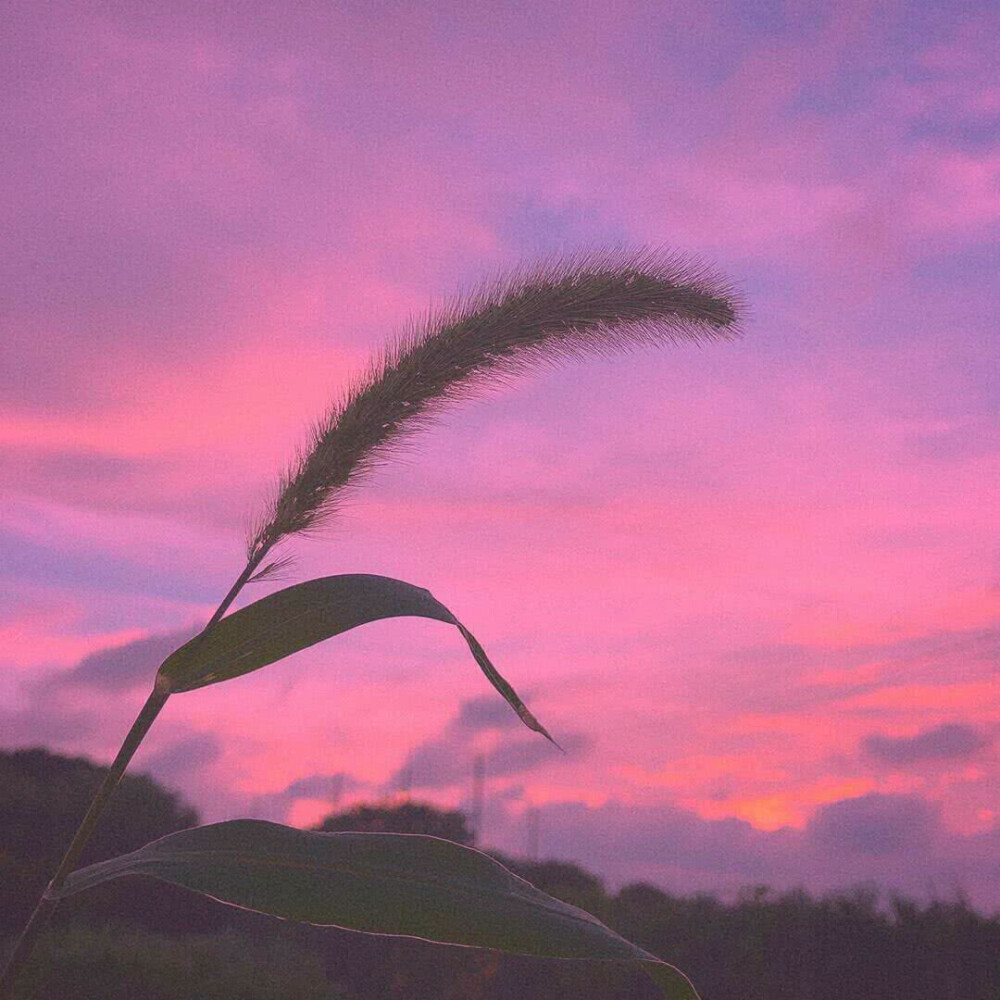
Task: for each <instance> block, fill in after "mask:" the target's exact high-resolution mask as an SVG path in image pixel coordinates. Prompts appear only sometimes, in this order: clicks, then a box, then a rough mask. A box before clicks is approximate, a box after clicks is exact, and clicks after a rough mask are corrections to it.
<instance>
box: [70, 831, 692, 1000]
mask: <svg viewBox="0 0 1000 1000" xmlns="http://www.w3.org/2000/svg"><path fill="white" fill-rule="evenodd" d="M123 875H152V876H153V877H155V878H158V879H162V880H163V881H166V882H172V883H173V884H175V885H180V886H184V887H186V888H188V889H193V890H194V891H195V892H200V893H203V894H204V895H207V896H212V897H214V898H215V899H218V900H220V901H222V902H225V903H230V904H232V905H234V906H240V907H243V908H245V909H249V910H256V911H258V912H260V913H267V914H270V915H272V916H275V917H283V918H285V919H287V920H297V921H302V922H305V923H311V924H325V925H334V926H337V927H344V928H347V929H349V930H356V931H364V932H367V933H373V934H395V935H405V936H408V937H417V938H423V939H425V940H428V941H435V942H438V943H441V944H457V945H466V946H471V947H476V948H491V949H495V950H498V951H504V952H512V953H516V954H521V955H536V956H539V957H547V958H573V959H599V960H605V961H619V962H627V963H633V964H634V963H638V964H639V966H640V967H641V968H643V970H644V971H646V972H647V973H648V974H649V975H650V977H651V978H652V979H653V981H654V982H655V983H656V984H657V985H658V986H659V987H660V988H661V990H662V992H663V995H664V996H665V997H667V998H669V1000H698V995H697V993H696V992H695V990H694V988H693V987H692V986H691V984H690V982H688V980H687V978H686V977H685V976H684V975H683V974H682V973H680V972H679V971H678V970H677V969H675V968H673V966H670V965H667V964H666V963H664V962H662V961H660V960H659V959H658V958H656V957H655V956H653V955H650V954H649V953H648V952H646V951H643V949H641V948H639V947H638V946H637V945H634V944H632V943H631V942H629V941H626V940H625V938H623V937H620V936H619V935H618V934H616V933H615V932H614V931H612V930H611V929H610V928H608V927H605V925H604V924H602V923H601V922H600V921H599V920H598V919H597V918H596V917H593V916H591V915H590V914H589V913H586V912H585V911H583V910H580V909H577V907H575V906H571V905H570V904H568V903H563V902H561V901H560V900H557V899H554V898H552V897H551V896H548V895H546V894H545V893H544V892H541V891H540V890H538V889H536V888H535V887H534V886H532V885H530V884H529V883H528V882H525V881H524V880H523V879H521V878H518V877H517V876H516V875H514V874H512V873H511V872H509V871H508V870H507V869H506V868H504V867H503V866H502V865H501V864H499V863H498V862H496V861H494V860H493V859H492V858H490V857H488V856H487V855H485V854H482V853H480V852H479V851H476V850H472V849H471V848H468V847H462V846H460V845H459V844H455V843H452V842H451V841H448V840H440V839H438V838H437V837H425V836H420V835H413V834H392V833H313V832H310V831H306V830H296V829H292V828H291V827H287V826H280V825H278V824H276V823H267V822H264V821H261V820H246V819H244V820H233V821H231V822H228V823H216V824H213V825H210V826H202V827H196V828H195V829H192V830H183V831H181V832H180V833H173V834H170V835H169V836H166V837H163V838H162V839H160V840H156V841H154V842H153V843H151V844H147V845H146V846H145V847H142V848H140V849H139V850H138V851H134V852H133V853H131V854H125V855H123V856H121V857H118V858H113V859H112V860H110V861H102V862H100V863H98V864H95V865H90V866H89V867H87V868H82V869H80V870H78V871H76V872H74V873H73V874H72V875H70V876H69V878H68V879H67V880H66V882H65V884H64V885H63V886H62V887H61V888H60V889H58V890H54V892H55V894H56V895H57V896H58V897H59V898H61V897H63V896H68V895H72V894H73V893H76V892H80V891H82V890H84V889H88V888H90V887H91V886H95V885H99V884H101V883H102V882H107V881H108V880H110V879H114V878H119V877H121V876H123Z"/></svg>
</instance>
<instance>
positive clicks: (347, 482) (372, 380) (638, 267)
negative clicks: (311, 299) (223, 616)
mask: <svg viewBox="0 0 1000 1000" xmlns="http://www.w3.org/2000/svg"><path fill="white" fill-rule="evenodd" d="M738 307H739V302H738V297H737V296H736V294H735V293H734V290H733V289H732V287H731V286H730V285H729V283H728V282H726V281H725V280H724V279H723V278H721V277H720V276H719V275H718V274H716V273H715V272H714V271H712V270H711V269H709V268H708V267H706V266H705V265H703V264H701V263H700V262H697V261H694V260H692V259H690V258H685V257H681V256H680V255H677V254H673V253H660V252H656V251H651V250H642V251H638V252H625V251H602V252H598V253H589V254H581V255H577V256H573V257H567V258H562V259H557V260H553V261H550V262H548V263H545V264H542V265H540V266H537V267H535V268H533V269H525V270H521V271H519V272H515V273H514V274H512V275H509V276H507V277H503V278H501V279H500V280H498V281H496V282H494V283H491V284H487V285H484V286H482V287H481V288H479V289H478V290H476V291H475V292H473V293H472V294H471V295H468V296H466V297H465V298H463V299H459V300H458V301H457V302H455V303H454V304H452V305H451V306H449V307H446V308H444V309H443V310H441V311H440V312H438V313H437V314H436V315H432V316H431V317H430V318H428V319H427V320H426V321H424V322H423V323H422V324H419V325H417V326H415V327H413V328H411V329H410V330H408V331H407V332H405V333H404V334H403V335H402V336H400V337H399V338H398V339H397V340H396V341H395V342H393V343H390V344H389V345H388V346H387V347H386V348H385V349H384V350H383V352H382V353H381V355H380V356H379V357H377V358H376V359H375V361H374V362H373V363H372V365H371V367H370V368H369V370H368V372H367V373H366V374H365V375H364V376H363V377H362V378H360V379H358V380H357V381H356V382H355V384H354V385H353V386H351V387H350V388H349V389H348V391H347V392H346V394H345V395H344V397H343V399H342V400H341V401H339V402H338V403H337V404H336V405H334V406H333V407H332V408H331V409H330V410H329V412H328V413H327V415H326V417H325V418H324V419H323V420H322V421H320V422H319V423H318V424H317V425H316V427H315V428H314V432H313V436H312V442H311V446H310V447H309V448H308V450H306V451H305V452H304V453H303V454H302V456H301V457H300V459H299V460H298V462H297V463H296V464H295V465H294V466H293V467H292V468H291V469H290V470H289V471H288V472H286V473H285V475H284V476H283V477H282V478H281V480H280V482H279V484H278V489H277V490H276V493H275V495H274V497H273V499H272V501H271V502H270V504H269V505H268V507H267V509H266V510H265V512H264V516H263V517H262V518H261V519H260V521H259V522H258V523H257V524H256V526H255V528H254V529H253V531H252V532H251V535H250V537H249V539H248V551H247V557H248V560H249V567H248V568H250V570H251V572H252V571H253V570H254V569H255V568H256V567H257V566H259V565H260V563H261V562H262V561H263V559H264V557H265V556H266V555H267V553H268V552H269V551H270V550H271V549H272V548H273V547H274V545H276V544H277V543H278V542H279V541H281V540H282V539H284V538H287V537H288V536H290V535H294V534H299V533H302V532H309V531H312V530H314V529H316V528H318V527H320V526H322V525H323V523H324V522H325V521H326V520H327V519H328V518H329V517H330V516H331V515H332V514H333V513H335V512H336V510H337V508H338V504H339V501H340V500H341V498H342V496H343V493H344V491H345V489H347V488H348V487H350V486H351V485H353V484H354V483H355V482H356V481H357V480H358V479H359V478H361V477H362V476H363V475H364V474H365V473H366V472H368V471H370V470H371V469H372V467H373V466H375V465H377V464H378V463H379V461H380V460H381V459H383V458H385V457H386V456H387V454H388V453H389V452H390V450H391V449H392V448H393V447H394V446H395V445H398V444H399V443H401V442H402V441H403V440H404V439H405V438H407V437H408V436H409V435H410V434H412V433H413V432H414V431H415V430H418V429H419V428H421V427H422V426H423V425H424V424H426V422H427V421H428V419H429V418H431V417H433V416H435V415H436V414H437V413H438V411H439V410H440V409H441V408H442V407H443V406H445V405H446V404H448V403H451V402H454V401H455V400H458V399H461V398H464V397H468V396H470V395H474V394H477V393H479V392H483V391H486V390H489V389H491V388H493V387H495V386H497V385H502V384H503V383H505V382H506V381H509V380H510V379H511V378H512V377H513V376H516V375H519V374H521V373H522V372H525V371H527V370H528V369H530V368H531V367H533V366H534V365H536V364H538V363H542V364H551V363H557V362H560V361H563V360H566V359H569V358H576V357H580V356H584V355H589V354H595V355H605V354H610V353H612V352H616V351H621V350H628V349H630V348H635V347H641V346H653V345H662V344H664V343H667V342H671V341H678V340H689V341H696V342H697V341H703V340H709V339H725V338H732V337H734V336H736V335H737V334H738V326H737V319H738V315H737V314H738ZM269 570H270V567H269V566H265V567H264V570H262V571H261V572H268V571H269Z"/></svg>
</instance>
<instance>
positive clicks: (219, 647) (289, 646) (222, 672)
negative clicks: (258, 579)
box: [157, 573, 555, 743]
mask: <svg viewBox="0 0 1000 1000" xmlns="http://www.w3.org/2000/svg"><path fill="white" fill-rule="evenodd" d="M399 617H418V618H433V619H435V620H437V621H441V622H447V623H448V624H449V625H454V626H455V627H456V628H457V629H458V630H459V632H461V633H462V637H463V638H464V639H465V641H466V643H467V644H468V646H469V649H470V650H471V652H472V655H473V657H474V658H475V660H476V662H477V663H478V664H479V667H480V669H481V670H482V671H483V673H484V674H486V676H487V678H489V681H490V683H491V684H492V685H493V686H494V687H495V688H496V689H497V691H499V692H500V694H501V695H503V697H504V699H505V700H506V701H507V703H508V704H509V705H510V706H511V708H513V709H514V711H515V712H517V714H518V717H519V718H520V719H521V721H522V722H523V723H524V724H525V725H526V726H527V727H528V728H529V729H533V730H534V731H535V732H537V733H541V734H542V735H543V736H544V737H546V738H547V739H549V740H551V741H552V742H553V743H555V740H553V739H552V737H551V736H550V735H549V733H548V731H547V730H546V729H545V727H544V726H543V725H542V724H541V723H540V722H539V721H538V720H537V719H536V718H535V717H534V715H532V714H531V712H529V711H528V709H527V707H526V706H525V704H524V702H523V701H521V699H520V698H519V697H518V695H517V692H516V691H515V690H514V689H513V688H512V687H511V686H510V684H508V683H507V681H506V680H504V678H503V677H502V676H501V675H500V672H499V671H498V670H497V669H496V667H494V666H493V664H492V663H491V662H490V659H489V657H488V656H487V655H486V653H485V652H484V650H483V647H482V646H480V645H479V643H478V642H477V641H476V638H475V636H473V635H472V633H471V632H469V630H468V629H467V628H465V626H464V625H462V624H461V622H459V621H458V619H457V618H455V616H454V615H453V614H452V613H451V612H450V611H449V610H448V609H447V608H446V607H445V606H444V605H443V604H442V603H441V602H440V601H438V600H437V599H436V598H435V597H434V595H433V594H431V592H430V591H429V590H424V589H423V587H415V586H413V584H410V583H404V582H403V581H402V580H393V579H392V578H390V577H387V576H373V575H371V574H368V573H349V574H345V575H342V576H326V577H322V578H321V579H318V580H309V581H308V582H307V583H298V584H295V586H293V587H285V588H284V589H283V590H279V591H276V592H275V593H273V594H269V595H268V596H267V597H264V598H262V599H261V600H259V601H255V602H254V603H253V604H249V605H247V607H245V608H241V609H240V610H239V611H234V612H233V613H232V614H231V615H227V616H226V617H225V618H223V619H221V620H220V621H218V622H216V623H215V624H214V625H212V626H211V627H210V628H208V629H206V630H205V631H204V632H202V633H201V634H200V635H197V636H195V637H194V638H193V639H192V640H191V641H190V642H188V643H185V645H183V646H181V647H180V649H177V650H175V651H174V652H173V653H171V654H170V656H168V657H167V658H166V660H164V661H163V663H162V665H161V666H160V669H159V671H158V673H157V683H158V684H160V685H161V686H164V687H166V688H167V689H168V690H169V691H170V692H178V691H193V690H195V689H196V688H200V687H206V686H207V685H209V684H218V683H219V682H220V681H226V680H229V679H230V678H233V677H240V676H241V675H243V674H248V673H250V672H251V671H253V670H259V669H260V668H261V667H265V666H267V665H268V664H269V663H274V662H276V661H277V660H282V659H284V658H285V657H286V656H291V654H292V653H297V652H298V651H299V650H300V649H306V648H307V647H309V646H313V645H315V644H316V643H318V642H322V641H323V640H324V639H329V638H330V637H331V636H335V635H339V634H340V633H341V632H346V631H348V630H349V629H352V628H357V627H358V626H359V625H364V624H366V623H368V622H374V621H378V620H380V619H382V618H399Z"/></svg>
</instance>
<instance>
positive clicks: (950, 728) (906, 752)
mask: <svg viewBox="0 0 1000 1000" xmlns="http://www.w3.org/2000/svg"><path fill="white" fill-rule="evenodd" d="M861 745H862V749H863V750H864V752H865V753H866V754H867V755H868V756H869V757H873V758H875V759H876V760H880V761H882V762H884V763H886V764H899V765H902V766H904V767H905V766H907V765H909V764H921V763H925V762H927V761H948V760H967V759H968V758H969V757H974V756H975V755H976V754H977V753H979V751H980V750H983V749H985V748H986V747H988V746H989V745H990V740H989V739H988V738H987V737H986V736H984V735H983V734H982V733H981V732H979V730H977V729H975V728H974V727H972V726H968V725H965V724H964V723H961V722H946V723H943V724H942V725H940V726H935V727H934V728H932V729H924V730H922V731H921V732H919V733H917V734H916V735H914V736H883V735H881V734H880V733H872V735H871V736H866V737H865V739H864V740H863V742H862V744H861Z"/></svg>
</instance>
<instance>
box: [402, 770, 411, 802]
mask: <svg viewBox="0 0 1000 1000" xmlns="http://www.w3.org/2000/svg"><path fill="white" fill-rule="evenodd" d="M412 784H413V765H412V764H410V763H406V764H404V765H403V770H402V771H400V772H399V798H400V801H402V802H409V801H410V787H411V786H412Z"/></svg>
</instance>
